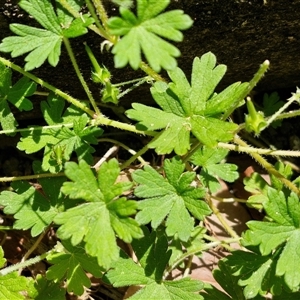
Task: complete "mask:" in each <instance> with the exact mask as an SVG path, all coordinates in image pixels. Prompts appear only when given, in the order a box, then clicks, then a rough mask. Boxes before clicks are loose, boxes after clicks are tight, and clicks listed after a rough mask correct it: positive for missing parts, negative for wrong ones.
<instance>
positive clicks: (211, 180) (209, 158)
mask: <svg viewBox="0 0 300 300" xmlns="http://www.w3.org/2000/svg"><path fill="white" fill-rule="evenodd" d="M227 154H228V151H227V150H226V149H220V148H219V149H211V148H207V147H205V146H203V147H202V148H201V149H199V150H198V151H196V152H195V153H194V154H193V156H192V157H191V159H190V160H191V162H192V163H193V164H195V165H197V166H201V167H202V169H201V172H200V179H201V181H202V183H203V184H204V185H205V186H207V187H208V188H209V189H210V191H211V192H212V193H214V192H216V191H218V190H219V189H220V188H221V184H220V183H219V181H218V178H220V179H223V180H225V181H228V182H234V181H235V180H236V179H237V178H239V173H238V172H237V166H236V165H234V164H228V163H222V164H221V163H220V162H221V161H222V160H223V159H224V158H225V157H226V156H227Z"/></svg>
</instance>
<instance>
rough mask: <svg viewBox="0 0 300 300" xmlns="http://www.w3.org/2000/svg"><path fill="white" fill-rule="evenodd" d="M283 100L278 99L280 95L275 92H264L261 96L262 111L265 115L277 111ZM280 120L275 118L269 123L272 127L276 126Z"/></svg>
mask: <svg viewBox="0 0 300 300" xmlns="http://www.w3.org/2000/svg"><path fill="white" fill-rule="evenodd" d="M283 105H284V102H283V101H282V100H280V97H279V95H278V93H277V92H273V93H271V94H267V93H266V94H264V97H263V112H264V114H265V116H267V117H268V116H271V115H273V114H274V113H275V112H277V111H278V110H279V109H280V108H281V107H282V106H283ZM281 123H282V121H281V120H277V121H275V122H273V123H272V124H271V125H272V127H273V128H277V127H279V126H280V125H281Z"/></svg>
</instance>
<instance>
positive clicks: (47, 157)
mask: <svg viewBox="0 0 300 300" xmlns="http://www.w3.org/2000/svg"><path fill="white" fill-rule="evenodd" d="M64 107H65V101H64V100H63V99H62V98H60V97H57V96H56V95H54V94H50V95H49V96H48V98H47V102H46V101H42V102H41V110H42V113H43V116H44V119H45V121H46V122H47V124H48V125H50V126H51V125H59V124H66V126H61V127H58V128H39V129H34V130H33V131H25V132H22V137H21V139H20V142H19V143H18V145H17V147H18V149H19V150H23V151H25V152H26V153H28V154H29V153H35V152H37V151H39V150H41V149H43V148H45V149H44V157H43V163H42V167H43V169H44V171H47V170H49V171H50V172H53V173H55V172H59V171H61V170H62V168H63V162H65V161H68V160H69V159H70V157H71V155H72V153H73V152H75V153H76V154H77V157H78V158H79V159H84V160H86V161H87V162H88V163H92V155H91V154H92V153H93V152H94V151H95V150H94V148H93V147H92V144H97V137H99V136H100V135H101V134H102V133H103V130H102V129H100V128H98V127H92V126H88V124H87V123H88V121H89V118H88V116H87V115H86V114H82V111H81V110H79V109H76V108H74V107H73V106H70V107H68V108H67V109H66V110H65V108H64ZM67 126H70V127H73V129H69V128H68V127H67ZM58 150H60V155H61V157H58V153H57V152H58Z"/></svg>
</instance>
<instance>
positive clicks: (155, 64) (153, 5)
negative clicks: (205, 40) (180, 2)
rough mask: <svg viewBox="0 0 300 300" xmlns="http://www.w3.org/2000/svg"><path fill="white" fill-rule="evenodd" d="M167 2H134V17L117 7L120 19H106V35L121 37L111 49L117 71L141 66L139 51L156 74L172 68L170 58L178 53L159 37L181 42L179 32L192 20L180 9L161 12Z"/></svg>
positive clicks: (172, 62)
mask: <svg viewBox="0 0 300 300" xmlns="http://www.w3.org/2000/svg"><path fill="white" fill-rule="evenodd" d="M169 3H170V0H161V1H155V0H150V1H148V0H137V16H135V15H134V14H133V13H132V12H131V11H130V10H129V9H128V8H126V7H125V6H121V7H120V14H121V17H112V18H110V19H109V21H108V27H109V29H110V32H111V33H112V34H114V35H119V36H123V38H121V39H120V40H119V41H118V43H117V44H116V45H115V46H114V47H113V50H112V52H113V54H115V57H114V61H115V66H116V67H117V68H121V67H124V66H126V65H127V63H129V64H130V65H131V67H132V68H133V69H135V70H136V69H137V68H138V67H139V65H140V63H141V52H143V54H144V55H145V57H146V59H147V61H148V63H149V65H150V66H151V67H152V68H153V69H154V70H155V71H156V72H159V71H160V70H161V68H164V69H166V70H171V69H174V68H175V67H176V65H177V63H176V59H175V58H174V57H178V56H179V55H180V51H179V50H178V49H177V48H176V47H175V46H173V45H172V44H170V43H169V42H166V41H165V40H163V39H162V38H161V37H163V38H167V39H169V40H172V41H175V42H181V41H182V40H183V35H182V33H181V32H180V30H184V29H188V28H189V27H190V26H191V25H192V24H193V21H192V19H191V18H190V17H189V16H188V15H185V14H183V11H182V10H173V11H169V12H165V13H161V12H162V11H163V10H164V9H165V8H166V7H167V6H168V5H169Z"/></svg>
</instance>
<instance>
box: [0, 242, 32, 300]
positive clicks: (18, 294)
mask: <svg viewBox="0 0 300 300" xmlns="http://www.w3.org/2000/svg"><path fill="white" fill-rule="evenodd" d="M5 262H6V259H5V258H4V252H3V249H2V247H0V268H2V267H3V266H4V265H5ZM0 272H1V270H0ZM27 285H28V279H27V278H26V277H24V276H19V275H18V273H17V272H13V273H10V274H7V275H2V274H1V276H0V297H1V299H3V300H22V299H24V296H23V293H24V292H25V291H26V290H27Z"/></svg>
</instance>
